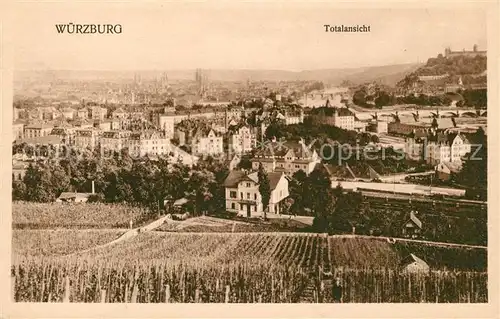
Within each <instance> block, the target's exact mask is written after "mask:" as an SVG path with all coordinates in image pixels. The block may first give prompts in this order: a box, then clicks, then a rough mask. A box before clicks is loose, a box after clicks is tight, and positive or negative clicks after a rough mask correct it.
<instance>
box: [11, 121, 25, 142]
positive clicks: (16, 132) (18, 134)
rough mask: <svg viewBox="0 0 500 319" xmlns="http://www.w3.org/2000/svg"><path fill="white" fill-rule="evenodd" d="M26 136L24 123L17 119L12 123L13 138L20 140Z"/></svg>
mask: <svg viewBox="0 0 500 319" xmlns="http://www.w3.org/2000/svg"><path fill="white" fill-rule="evenodd" d="M23 138H24V123H23V122H21V121H18V120H17V121H15V122H14V123H12V140H13V141H15V140H20V139H23Z"/></svg>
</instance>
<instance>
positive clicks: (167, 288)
mask: <svg viewBox="0 0 500 319" xmlns="http://www.w3.org/2000/svg"><path fill="white" fill-rule="evenodd" d="M169 302H170V285H169V284H167V286H166V287H165V303H169Z"/></svg>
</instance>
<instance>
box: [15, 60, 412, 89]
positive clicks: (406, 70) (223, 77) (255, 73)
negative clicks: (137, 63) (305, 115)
mask: <svg viewBox="0 0 500 319" xmlns="http://www.w3.org/2000/svg"><path fill="white" fill-rule="evenodd" d="M420 66H421V64H415V63H410V64H397V65H385V66H375V67H361V68H339V69H320V70H304V71H285V70H236V69H235V70H224V69H216V70H206V72H207V74H208V77H209V80H211V81H231V82H244V81H247V80H248V79H250V80H252V81H323V82H326V83H328V84H333V85H339V84H340V83H341V82H342V81H345V80H347V81H350V82H352V83H353V84H362V83H365V82H373V81H376V82H380V83H383V84H386V85H394V84H396V83H397V82H398V81H399V80H401V79H402V78H404V77H405V76H406V75H407V74H410V73H412V72H414V71H415V70H416V69H418V67H420ZM163 72H166V73H167V74H168V77H169V79H172V80H194V78H195V70H194V69H192V70H159V71H136V72H135V71H71V70H40V71H17V72H15V76H14V77H15V80H16V81H17V80H19V81H22V80H24V79H26V78H30V79H41V78H45V79H61V80H78V79H79V80H92V79H94V80H110V81H111V80H125V79H133V78H134V74H135V73H138V74H140V75H141V77H142V78H143V79H144V80H147V79H152V78H155V77H159V76H160V75H161V74H162V73H163Z"/></svg>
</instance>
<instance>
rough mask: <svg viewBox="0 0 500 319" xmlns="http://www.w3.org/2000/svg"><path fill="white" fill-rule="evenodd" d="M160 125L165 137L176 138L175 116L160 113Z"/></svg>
mask: <svg viewBox="0 0 500 319" xmlns="http://www.w3.org/2000/svg"><path fill="white" fill-rule="evenodd" d="M158 122H159V125H158V126H159V127H160V130H163V132H164V134H165V137H166V138H168V139H172V138H174V132H175V124H176V122H175V116H171V115H165V114H161V115H159V120H158Z"/></svg>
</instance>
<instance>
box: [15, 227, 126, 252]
mask: <svg viewBox="0 0 500 319" xmlns="http://www.w3.org/2000/svg"><path fill="white" fill-rule="evenodd" d="M123 233H124V231H123V230H108V229H88V230H77V231H75V230H67V229H58V230H38V229H22V230H18V229H14V230H13V231H12V255H13V257H14V258H15V256H17V255H19V256H47V257H50V256H63V255H69V254H71V253H75V252H78V251H82V250H86V249H88V248H91V247H95V246H98V245H103V244H105V243H108V242H110V241H112V240H114V239H116V238H118V237H119V236H120V235H122V234H123Z"/></svg>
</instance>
